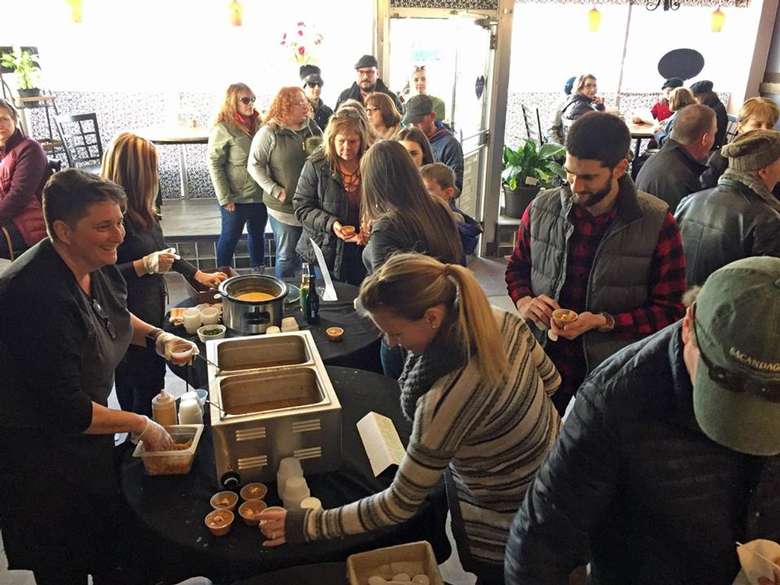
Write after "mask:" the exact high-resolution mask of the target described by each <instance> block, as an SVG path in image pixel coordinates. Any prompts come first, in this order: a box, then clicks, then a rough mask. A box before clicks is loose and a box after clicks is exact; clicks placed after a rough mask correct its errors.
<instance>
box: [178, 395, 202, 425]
mask: <svg viewBox="0 0 780 585" xmlns="http://www.w3.org/2000/svg"><path fill="white" fill-rule="evenodd" d="M179 424H180V425H200V424H203V410H201V408H200V403H198V399H197V398H183V399H182V400H181V402H179Z"/></svg>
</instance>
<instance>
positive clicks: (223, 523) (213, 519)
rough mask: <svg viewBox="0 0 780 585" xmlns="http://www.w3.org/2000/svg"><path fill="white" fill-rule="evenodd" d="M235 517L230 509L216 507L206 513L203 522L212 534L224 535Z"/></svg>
mask: <svg viewBox="0 0 780 585" xmlns="http://www.w3.org/2000/svg"><path fill="white" fill-rule="evenodd" d="M235 519H236V516H235V514H233V512H231V511H230V510H225V509H223V508H217V509H216V510H212V511H211V512H209V513H208V514H206V518H205V519H204V520H203V523H204V524H205V525H206V528H208V529H209V530H210V531H211V534H213V535H214V536H224V535H226V534H227V533H228V532H230V527H231V526H232V525H233V521H234V520H235Z"/></svg>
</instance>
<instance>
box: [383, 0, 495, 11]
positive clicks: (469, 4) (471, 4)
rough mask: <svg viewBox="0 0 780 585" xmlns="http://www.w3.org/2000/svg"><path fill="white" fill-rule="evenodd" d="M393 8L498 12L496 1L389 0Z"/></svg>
mask: <svg viewBox="0 0 780 585" xmlns="http://www.w3.org/2000/svg"><path fill="white" fill-rule="evenodd" d="M390 6H391V7H393V8H447V9H450V10H498V0H390Z"/></svg>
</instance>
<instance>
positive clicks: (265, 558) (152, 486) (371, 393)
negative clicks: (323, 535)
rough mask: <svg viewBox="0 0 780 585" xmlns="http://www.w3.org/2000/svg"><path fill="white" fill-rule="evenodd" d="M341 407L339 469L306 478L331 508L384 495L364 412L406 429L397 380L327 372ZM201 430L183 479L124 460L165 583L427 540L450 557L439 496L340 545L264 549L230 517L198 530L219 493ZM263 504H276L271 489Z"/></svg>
mask: <svg viewBox="0 0 780 585" xmlns="http://www.w3.org/2000/svg"><path fill="white" fill-rule="evenodd" d="M327 371H328V375H329V376H330V379H331V381H332V382H333V387H334V388H335V390H336V393H337V394H338V397H339V400H340V402H341V406H342V464H341V468H340V469H339V470H338V471H335V472H331V473H326V474H320V475H311V476H309V477H307V481H308V483H309V487H310V489H311V493H312V495H313V496H315V497H318V498H320V499H321V500H322V504H323V507H325V508H334V507H337V506H340V505H343V504H347V503H349V502H354V501H356V500H358V499H360V498H363V497H365V496H368V495H371V494H374V493H377V492H379V491H382V490H383V489H385V488H386V487H387V486H388V485H389V484H390V482H391V481H392V477H393V475H394V471H392V470H389V472H385V473H383V474H382V475H380V476H379V477H374V475H373V473H372V472H371V466H370V464H369V462H368V456H367V455H366V453H365V449H364V448H363V444H362V442H361V441H360V437H359V435H358V432H357V428H356V427H355V424H356V423H357V421H358V420H360V419H361V418H362V417H363V416H365V414H366V413H368V412H369V411H372V410H373V411H375V412H378V413H380V414H383V415H385V416H388V417H390V418H391V419H392V420H393V421H394V422H395V425H396V428H397V429H398V434H399V435H400V437H401V440H402V441H403V442H404V444H406V443H407V441H408V439H409V433H410V432H411V424H410V423H409V422H408V421H407V420H406V419H405V418H404V417H403V415H402V414H401V408H400V402H399V398H398V392H399V390H398V385H397V383H396V382H395V380H392V379H390V378H387V377H385V376H381V375H379V374H375V373H372V372H365V371H361V370H354V369H350V368H342V367H334V366H327ZM208 431H209V429H208V428H207V429H206V431H205V432H204V434H203V437H202V439H201V443H200V445H199V446H198V452H197V455H196V458H195V462H194V464H193V468H192V471H191V472H190V474H189V475H184V476H165V477H148V476H146V475H144V470H143V464H142V462H141V461H140V460H138V459H133V458H132V457H130V456H129V453H126V454H125V457H124V458H123V460H122V464H121V488H122V493H123V495H124V498H125V500H126V501H127V503H128V505H129V508H130V510H131V514H132V516H133V519H134V520H135V522H136V524H138V525H139V529H140V530H141V534H142V536H141V538H142V539H143V541H144V542H145V543H146V545H147V548H149V549H150V550H151V551H153V552H154V557H155V558H156V564H157V565H159V566H158V567H156V569H157V571H158V572H159V573H161V574H163V575H165V576H168V577H170V578H171V579H176V578H183V577H186V576H190V575H205V576H207V577H209V578H211V579H213V580H215V581H217V582H220V583H228V582H231V581H235V580H237V579H243V578H247V577H250V576H252V575H255V574H259V573H265V572H268V571H274V570H279V569H284V568H287V567H292V566H297V565H305V564H310V563H326V562H336V561H343V560H345V559H346V557H347V556H348V555H350V554H353V553H355V552H360V551H364V550H371V549H374V548H379V547H383V546H390V545H393V544H399V543H402V542H413V541H417V540H428V541H429V542H430V543H431V545H432V546H433V549H434V552H435V553H436V557H437V559H438V560H439V562H443V561H444V560H446V559H447V557H448V556H449V554H450V547H449V543H448V541H447V538H446V535H445V531H444V522H445V518H446V514H447V506H446V500H445V496H444V490H443V489H441V490H438V491H436V492H434V493H432V494H430V495H429V496H428V499H427V500H426V502H425V504H424V505H423V507H422V509H421V510H420V511H419V512H418V513H417V515H415V516H414V517H413V518H411V519H410V520H409V521H407V522H405V523H404V524H401V525H397V526H393V527H390V528H386V529H382V530H379V531H375V532H370V533H366V534H361V535H356V536H349V537H347V538H344V539H337V540H329V541H321V542H316V543H309V544H305V545H290V544H286V545H283V546H281V547H279V548H264V547H262V546H261V541H262V540H263V538H262V534H261V532H260V530H259V528H257V527H256V526H255V527H250V526H247V525H245V524H244V523H243V521H242V520H241V519H240V517H238V516H237V517H236V523H235V524H234V525H233V528H232V530H231V532H230V534H228V535H227V536H223V537H214V536H212V535H211V533H210V532H209V531H208V529H207V528H206V527H205V525H204V524H203V518H204V517H205V515H206V514H207V513H208V512H209V511H210V509H211V508H210V505H209V498H210V497H211V495H212V494H213V493H214V492H216V491H217V490H218V485H217V479H216V468H215V464H214V452H213V449H212V443H211V434H210V432H208ZM268 487H269V495H268V498H267V499H266V501H267V502H268V504H269V505H275V504H278V503H279V500H278V498H277V496H276V486H275V484H273V483H271V484H270V485H269V486H268Z"/></svg>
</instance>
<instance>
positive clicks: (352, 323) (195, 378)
mask: <svg viewBox="0 0 780 585" xmlns="http://www.w3.org/2000/svg"><path fill="white" fill-rule="evenodd" d="M333 285H334V288H335V289H336V295H337V296H338V300H337V301H329V302H325V301H320V320H319V323H317V324H316V325H309V324H308V323H306V321H305V319H304V318H303V313H302V312H301V308H300V306H299V304H298V303H290V304H287V305H285V307H284V316H285V317H288V316H293V317H295V320H296V321H297V322H298V327H300V328H301V329H302V330H309V331H311V333H312V336H313V337H314V343H315V344H316V345H317V349H318V350H319V352H320V357H322V361H323V362H324V363H325V364H326V365H329V366H346V367H351V368H359V369H361V370H368V371H372V372H381V371H382V366H381V364H380V362H379V339H380V337H381V333H380V332H379V330H378V329H377V328H376V327H375V326H374V324H373V323H372V322H371V319H368V318H365V317H361V316H360V315H358V314H357V312H356V311H355V308H354V302H355V299H356V298H357V295H358V291H359V289H358V287H356V286H353V285H351V284H347V283H345V282H334V283H333ZM197 304H198V299H197V297H193V298H189V299H186V300H184V301H182V302H181V303H179V304H178V305H176V306H177V307H194V306H195V305H197ZM328 327H341V328H343V329H344V336H343V338H342V340H341V341H338V342H333V341H330V340H328V337H327V335H325V330H326V329H327V328H328ZM163 328H164V329H165V331H168V332H169V333H174V334H175V335H179V336H180V337H184V338H185V339H190V340H192V341H194V342H195V343H197V344H198V348H199V349H200V352H201V353H202V354H203V355H206V346H205V344H203V343H202V342H201V341H200V339H199V338H198V336H197V335H189V334H188V333H187V331H186V330H185V329H184V326H183V325H173V324H171V323H170V321H168V319H166V320H165V323H164V324H163ZM238 336H239V334H238V333H235V332H234V331H232V330H230V329H228V332H227V335H226V337H238ZM168 367H169V368H170V369H171V371H172V372H173V373H174V374H176V375H177V376H178V377H179V378H181V379H183V380H186V381H187V382H189V384H190V385H191V386H193V387H196V388H207V387H208V372H207V368H206V363H205V362H204V361H203V360H198V359H196V360H194V362H193V364H192V365H191V366H189V367H179V366H173V365H171V364H170V363H169V364H168Z"/></svg>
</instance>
